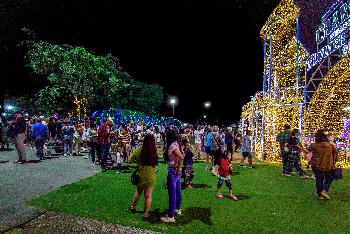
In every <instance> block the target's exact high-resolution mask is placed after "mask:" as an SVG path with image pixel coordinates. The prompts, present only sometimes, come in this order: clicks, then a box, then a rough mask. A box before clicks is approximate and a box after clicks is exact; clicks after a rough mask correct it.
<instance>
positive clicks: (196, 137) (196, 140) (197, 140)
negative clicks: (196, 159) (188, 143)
mask: <svg viewBox="0 0 350 234" xmlns="http://www.w3.org/2000/svg"><path fill="white" fill-rule="evenodd" d="M202 134H203V131H198V130H195V131H194V143H195V144H201V143H202V139H201V135H202Z"/></svg>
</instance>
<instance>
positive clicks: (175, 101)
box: [169, 97, 177, 118]
mask: <svg viewBox="0 0 350 234" xmlns="http://www.w3.org/2000/svg"><path fill="white" fill-rule="evenodd" d="M169 103H170V105H171V106H172V107H173V118H174V116H175V105H177V98H176V97H170V99H169Z"/></svg>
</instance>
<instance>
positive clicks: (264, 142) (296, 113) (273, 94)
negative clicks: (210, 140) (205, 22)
mask: <svg viewBox="0 0 350 234" xmlns="http://www.w3.org/2000/svg"><path fill="white" fill-rule="evenodd" d="M307 4H308V5H306V3H303V1H298V0H282V1H281V2H280V4H279V5H278V6H277V8H276V9H275V10H274V11H273V13H272V14H271V15H270V17H269V18H268V20H267V22H266V23H265V25H264V26H263V28H262V29H261V32H260V37H261V39H262V41H263V45H264V74H263V91H261V92H258V93H256V94H255V96H252V98H251V101H250V102H249V103H248V104H247V105H245V106H244V107H243V108H242V127H243V131H245V130H246V129H250V130H251V131H252V132H253V141H252V142H253V149H254V150H255V151H256V153H257V157H258V158H261V159H262V160H266V161H271V162H276V161H280V146H279V143H277V139H276V136H277V134H278V133H279V132H281V131H282V130H283V125H284V124H285V123H289V124H290V125H291V127H292V128H297V129H299V131H300V138H302V139H303V141H304V143H309V142H310V141H312V136H313V134H314V133H315V131H316V130H318V129H324V130H325V131H327V132H328V133H329V134H331V135H333V136H334V137H335V138H336V140H337V147H338V149H340V150H341V156H342V158H341V159H342V160H346V157H345V155H346V149H347V148H348V144H347V142H346V141H345V140H346V138H348V137H349V135H350V118H349V117H350V112H349V110H350V107H349V106H350V56H349V55H348V54H349V53H350V33H349V32H350V0H333V1H327V3H325V1H324V0H323V1H322V0H310V1H308V3H307ZM312 6H313V8H312ZM305 9H311V10H313V11H314V12H317V13H318V14H315V13H310V14H309V15H301V14H307V11H306V10H305ZM301 12H302V13H301ZM305 12H306V13H305ZM320 14H321V16H322V17H320V18H319V19H318V22H317V23H318V24H319V25H311V26H310V25H308V27H306V26H305V25H307V24H303V27H301V26H300V20H302V21H303V22H308V21H307V20H310V22H311V21H313V22H315V20H314V19H313V20H311V19H310V18H311V17H316V16H318V15H320ZM310 32H312V33H311V35H308V34H310ZM301 33H304V34H303V35H302V36H301ZM308 38H311V39H309V40H308ZM315 38H316V40H315ZM315 41H316V42H315ZM315 43H316V45H315ZM304 45H307V48H306V46H304ZM307 49H308V50H307Z"/></svg>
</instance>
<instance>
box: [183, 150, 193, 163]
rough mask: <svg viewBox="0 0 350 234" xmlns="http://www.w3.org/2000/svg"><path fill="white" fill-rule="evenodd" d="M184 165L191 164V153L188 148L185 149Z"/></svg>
mask: <svg viewBox="0 0 350 234" xmlns="http://www.w3.org/2000/svg"><path fill="white" fill-rule="evenodd" d="M184 165H185V166H188V165H193V153H192V152H191V151H190V150H186V151H185V158H184Z"/></svg>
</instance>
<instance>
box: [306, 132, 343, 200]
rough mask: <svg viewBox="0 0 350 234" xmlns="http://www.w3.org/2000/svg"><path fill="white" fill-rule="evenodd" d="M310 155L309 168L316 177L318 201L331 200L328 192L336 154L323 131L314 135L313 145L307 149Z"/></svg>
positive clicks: (336, 157)
mask: <svg viewBox="0 0 350 234" xmlns="http://www.w3.org/2000/svg"><path fill="white" fill-rule="evenodd" d="M308 150H309V151H310V152H311V153H312V158H311V168H312V171H313V173H314V174H315V177H316V191H317V195H318V197H319V198H320V199H328V200H329V199H331V198H330V196H329V195H328V192H329V190H330V188H331V186H332V182H333V180H334V170H335V164H336V162H337V161H338V152H337V149H336V148H335V145H334V144H332V143H331V142H329V141H328V138H327V135H326V134H325V133H324V131H322V130H319V131H317V132H316V133H315V143H312V144H311V145H310V146H309V149H308Z"/></svg>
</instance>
